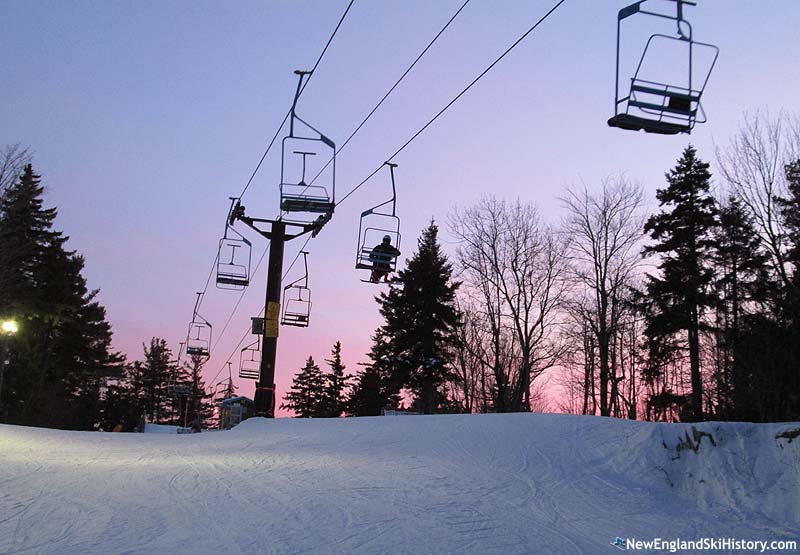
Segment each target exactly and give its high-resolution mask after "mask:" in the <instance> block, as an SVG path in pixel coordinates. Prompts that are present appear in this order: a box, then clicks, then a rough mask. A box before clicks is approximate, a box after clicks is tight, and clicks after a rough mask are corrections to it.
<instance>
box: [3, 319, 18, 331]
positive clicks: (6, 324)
mask: <svg viewBox="0 0 800 555" xmlns="http://www.w3.org/2000/svg"><path fill="white" fill-rule="evenodd" d="M2 329H3V333H17V331H19V326H18V325H17V323H16V322H15V321H14V320H4V321H3V325H2Z"/></svg>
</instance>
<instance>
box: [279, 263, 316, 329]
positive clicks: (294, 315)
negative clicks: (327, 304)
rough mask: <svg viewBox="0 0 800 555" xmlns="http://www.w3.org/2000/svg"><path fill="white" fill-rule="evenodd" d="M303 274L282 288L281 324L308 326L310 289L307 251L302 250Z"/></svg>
mask: <svg viewBox="0 0 800 555" xmlns="http://www.w3.org/2000/svg"><path fill="white" fill-rule="evenodd" d="M302 254H303V264H304V266H305V274H304V275H303V277H301V278H299V279H297V280H295V281H293V282H292V283H290V284H289V285H287V286H286V287H284V288H283V299H284V303H283V314H282V315H281V324H283V325H284V326H295V327H298V328H306V327H308V323H309V319H310V318H311V289H309V287H308V258H307V257H308V253H307V252H306V251H302Z"/></svg>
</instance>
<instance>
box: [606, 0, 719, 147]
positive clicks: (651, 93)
mask: <svg viewBox="0 0 800 555" xmlns="http://www.w3.org/2000/svg"><path fill="white" fill-rule="evenodd" d="M648 1H652V0H640V1H638V2H635V3H633V4H631V5H630V6H627V7H625V8H623V9H621V10H620V11H619V14H618V16H617V63H616V82H615V89H614V90H615V93H614V116H613V117H611V118H610V119H609V120H608V125H609V126H611V127H618V128H620V129H626V130H631V131H641V130H643V131H645V132H647V133H657V134H661V135H676V134H678V133H687V134H688V133H691V131H692V129H693V128H694V126H695V124H696V123H705V122H706V115H705V112H704V110H703V107H702V105H701V104H700V99H701V97H702V95H703V91H704V90H705V87H706V84H707V83H708V79H709V77H710V76H711V71H712V70H713V69H714V64H715V63H716V61H717V57H718V56H719V49H718V48H717V47H716V46H714V45H713V44H707V43H701V42H697V41H695V40H694V39H693V38H692V27H691V25H690V24H689V22H688V21H687V20H686V19H684V17H683V5H684V4H686V5H690V6H694V5H696V4H695V3H694V2H691V1H689V0H666V1H669V2H675V3H676V4H677V13H676V15H675V16H672V15H667V14H662V13H658V12H652V11H647V10H644V9H642V4H644V3H645V2H648ZM636 14H643V15H648V16H655V17H660V18H664V19H669V20H673V21H675V22H676V26H677V36H669V35H664V34H661V33H656V34H653V35H651V36H650V38H649V39H648V40H647V43H646V45H645V48H644V52H643V53H642V56H641V58H640V59H639V64H638V65H637V67H636V71H635V73H634V75H633V78H631V80H630V88H629V89H628V94H627V96H624V97H620V32H621V28H622V21H623V20H624V19H626V18H628V17H630V16H633V15H636ZM670 49H672V50H676V49H677V50H678V52H679V54H680V56H681V59H682V60H684V61H682V62H681V65H682V66H683V69H684V70H685V77H683V78H681V79H680V80H679V81H678V82H674V81H673V82H666V81H665V80H663V79H660V78H659V79H653V78H648V76H646V75H643V69H645V68H647V69H649V67H648V63H647V61H648V54H650V55H651V56H650V57H651V58H652V57H654V56H656V55H657V54H658V53H660V52H668V51H669V50H670ZM702 51H704V52H706V53H707V54H709V55H711V56H712V57H711V62H710V65H709V66H708V69H707V71H704V72H701V74H700V76H699V77H698V75H697V73H698V71H697V68H696V67H695V66H696V65H697V60H698V58H699V57H700V56H699V54H701V53H702ZM654 52H655V54H654ZM660 70H661V71H663V68H660Z"/></svg>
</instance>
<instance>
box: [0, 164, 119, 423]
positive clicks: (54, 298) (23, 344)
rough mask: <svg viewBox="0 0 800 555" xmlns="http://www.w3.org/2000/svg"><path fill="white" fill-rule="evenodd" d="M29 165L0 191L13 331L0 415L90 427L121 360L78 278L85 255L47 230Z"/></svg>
mask: <svg viewBox="0 0 800 555" xmlns="http://www.w3.org/2000/svg"><path fill="white" fill-rule="evenodd" d="M43 192H44V189H43V187H42V186H41V181H40V177H39V176H38V175H36V174H34V173H33V169H32V167H31V165H30V164H28V165H26V166H25V168H24V172H23V174H22V175H21V176H20V178H19V180H18V181H17V182H16V183H13V184H11V185H10V186H8V187H6V188H5V190H3V191H2V194H0V316H2V317H4V318H6V317H13V318H16V319H17V320H18V322H19V323H20V330H19V332H18V333H17V334H16V336H15V337H14V338H13V342H12V343H11V345H10V346H9V356H8V359H9V361H10V363H9V364H8V366H7V368H6V372H5V373H4V374H5V375H4V387H3V389H2V390H1V391H0V420H3V421H6V422H12V423H18V424H29V425H39V426H52V427H60V428H77V429H93V428H94V427H95V426H96V425H97V424H98V423H99V419H100V411H101V395H102V392H103V391H104V389H105V386H106V380H107V378H109V377H113V376H118V375H119V374H120V372H121V364H122V361H123V358H122V357H121V356H120V355H119V354H116V353H112V352H111V350H110V349H111V328H110V326H109V325H108V323H107V322H106V320H105V309H104V308H103V307H102V306H101V305H100V304H99V303H98V302H97V301H96V296H97V291H89V290H88V289H87V287H86V280H85V279H84V278H83V277H82V275H81V272H82V271H83V266H84V260H83V258H82V257H81V256H80V255H78V254H76V253H75V252H72V251H67V250H66V248H65V243H66V241H67V240H68V237H66V236H64V235H63V234H62V233H61V232H58V231H54V230H53V229H52V228H53V223H54V221H55V218H56V215H57V212H56V209H55V208H44V207H43V206H44V203H43V200H42V195H43Z"/></svg>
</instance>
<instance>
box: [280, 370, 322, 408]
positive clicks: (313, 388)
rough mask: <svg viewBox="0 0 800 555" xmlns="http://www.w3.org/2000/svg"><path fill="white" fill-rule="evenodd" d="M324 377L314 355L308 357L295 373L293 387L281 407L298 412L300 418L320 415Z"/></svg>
mask: <svg viewBox="0 0 800 555" xmlns="http://www.w3.org/2000/svg"><path fill="white" fill-rule="evenodd" d="M323 385H324V377H323V375H322V371H321V370H320V369H319V366H317V364H316V363H315V362H314V358H313V357H308V360H307V361H306V365H305V366H304V367H303V368H302V370H300V372H298V373H297V374H295V377H294V379H293V380H292V387H291V389H289V391H288V392H287V393H286V396H285V397H284V400H285V401H286V402H285V403H283V404H282V405H281V409H287V410H291V411H294V412H295V413H297V416H298V417H299V418H312V417H320V416H322V414H323V410H324V406H323V405H324V403H323Z"/></svg>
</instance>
